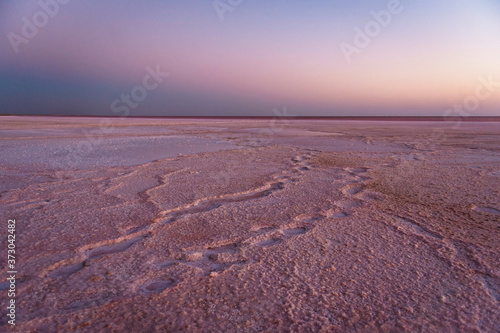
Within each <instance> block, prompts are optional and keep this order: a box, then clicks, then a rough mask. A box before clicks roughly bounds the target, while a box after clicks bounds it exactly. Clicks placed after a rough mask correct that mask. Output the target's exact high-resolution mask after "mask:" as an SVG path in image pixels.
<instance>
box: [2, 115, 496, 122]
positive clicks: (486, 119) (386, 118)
mask: <svg viewBox="0 0 500 333" xmlns="http://www.w3.org/2000/svg"><path fill="white" fill-rule="evenodd" d="M0 117H44V118H45V117H51V118H117V119H125V118H127V119H211V120H217V119H220V120H232V119H234V120H270V119H283V120H357V121H436V122H454V121H463V122H500V116H497V117H495V116H474V117H442V116H441V117H438V116H431V117H428V116H423V117H418V116H401V117H397V116H359V117H352V116H328V117H324V116H318V117H305V116H296V117H276V116H269V117H262V116H256V117H248V116H202V117H200V116H128V117H120V116H99V115H37V114H0Z"/></svg>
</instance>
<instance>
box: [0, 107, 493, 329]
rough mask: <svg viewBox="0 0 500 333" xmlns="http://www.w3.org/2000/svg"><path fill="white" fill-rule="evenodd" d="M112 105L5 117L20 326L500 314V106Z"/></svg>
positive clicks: (449, 322)
mask: <svg viewBox="0 0 500 333" xmlns="http://www.w3.org/2000/svg"><path fill="white" fill-rule="evenodd" d="M101 121H102V119H99V118H82V119H79V118H59V117H57V118H56V117H49V118H44V117H2V119H1V121H0V151H1V157H0V175H1V181H0V182H1V185H2V187H1V197H0V203H1V207H2V216H3V217H4V219H7V218H8V219H12V218H15V219H16V225H17V230H16V232H17V247H18V249H19V253H20V254H19V258H18V263H17V266H18V267H17V271H18V284H17V288H18V295H17V299H18V321H17V323H16V330H18V331H19V332H34V331H37V332H54V331H60V332H71V331H75V332H100V331H102V332H106V331H110V332H111V331H133V332H154V331H162V332H166V331H169V332H174V331H188V332H216V331H218V332H263V331H266V332H274V331H276V332H278V331H281V332H289V331H294V332H310V331H322V332H346V331H366V332H373V331H391V332H400V331H412V332H414V331H425V332H454V331H468V332H469V331H477V332H494V331H496V330H498V327H499V326H500V303H499V302H500V265H499V262H500V247H499V245H500V244H499V242H500V241H499V239H500V237H499V236H500V213H499V212H500V204H499V202H498V198H499V194H500V177H499V174H500V123H495V122H464V123H461V124H449V123H444V122H417V121H412V122H382V121H334V120H321V121H314V120H284V119H281V120H280V119H278V120H272V121H271V120H270V121H267V120H248V119H245V120H243V119H242V120H234V119H210V120H206V119H205V120H203V119H200V120H196V119H115V120H111V123H108V124H107V125H106V126H103V125H102V123H101ZM454 125H457V126H454ZM4 230H5V231H6V230H7V229H6V228H4ZM6 238H7V237H5V236H4V237H2V238H1V240H0V242H1V245H0V246H2V248H3V249H5V248H6V247H7V242H6ZM0 264H1V266H0V267H1V268H2V270H3V271H2V273H1V274H2V276H7V273H6V271H7V269H6V266H7V265H6V256H2V257H1V258H0ZM6 288H8V285H7V284H5V283H2V284H0V289H3V291H2V292H1V293H0V301H1V302H2V304H6V303H5V302H6V297H7V295H6V292H5V289H6ZM6 321H7V317H5V316H2V317H1V319H0V324H1V325H3V327H6V326H5V325H7V324H6ZM0 327H1V326H0Z"/></svg>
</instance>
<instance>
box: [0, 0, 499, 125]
mask: <svg viewBox="0 0 500 333" xmlns="http://www.w3.org/2000/svg"><path fill="white" fill-rule="evenodd" d="M60 2H62V3H64V2H67V3H64V4H62V3H60ZM60 2H57V1H56V0H42V1H40V2H39V1H14V0H8V1H2V2H1V3H0V36H1V39H0V45H2V47H0V102H1V105H2V111H0V112H1V113H23V114H25V113H41V114H87V115H125V114H128V115H134V116H147V115H165V116H168V115H175V116H183V115H185V116H212V115H227V116H231V115H233V116H240V115H241V116H251V115H255V116H274V114H273V112H272V110H273V108H279V109H281V108H282V107H283V106H287V109H288V112H289V113H290V114H293V115H301V116H315V115H318V116H349V115H352V116H360V115H368V116H372V115H373V116H377V115H401V116H409V115H422V116H427V115H435V116H443V115H472V116H480V115H492V116H495V115H496V116H498V115H500V111H499V110H500V60H499V59H500V39H499V36H500V4H499V2H498V1H493V0H478V1H463V0H454V1H451V0H444V1H439V2H436V1H430V0H424V1H409V0H407V1H392V0H391V1H370V2H368V1H349V2H347V1H319V0H318V1H315V0H312V1H296V0H292V1H286V2H285V1H258V0H253V1H250V0H242V1H241V3H240V4H239V5H236V6H231V5H229V2H228V1H227V0H222V1H219V2H213V1H210V0H208V1H201V0H186V1H175V2H174V1H127V2H125V1H117V0H107V1H103V0H96V1H62V0H61V1H60ZM236 2H237V1H233V3H236ZM214 3H215V4H217V6H215V5H214ZM54 4H57V8H56V7H55V5H54ZM216 7H217V8H216ZM46 12H48V14H46ZM49 14H51V15H49ZM375 17H378V22H377V21H376V18H375ZM26 22H28V23H26ZM34 24H38V25H39V27H36V26H35V28H36V30H35V31H33V29H31V30H30V28H33V25H34ZM358 28H359V30H358ZM147 68H150V70H149V71H148V70H147ZM155 68H158V69H159V70H160V72H168V73H169V75H168V76H164V77H162V76H161V75H160V77H159V80H156V81H155V80H154V78H153V77H149V78H148V75H150V74H149V72H150V71H151V69H155ZM157 81H160V82H157ZM144 82H146V83H144ZM497 82H498V83H497ZM146 86H147V87H146ZM125 110H128V111H125Z"/></svg>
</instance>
